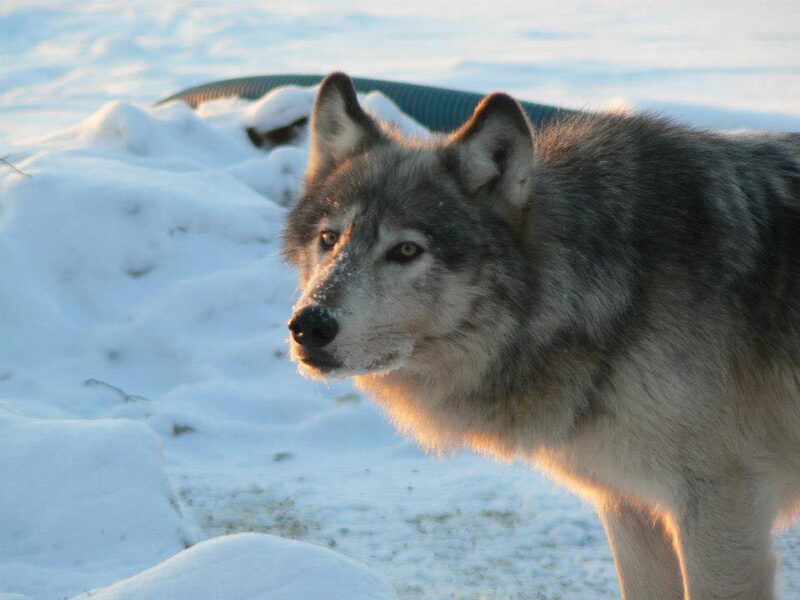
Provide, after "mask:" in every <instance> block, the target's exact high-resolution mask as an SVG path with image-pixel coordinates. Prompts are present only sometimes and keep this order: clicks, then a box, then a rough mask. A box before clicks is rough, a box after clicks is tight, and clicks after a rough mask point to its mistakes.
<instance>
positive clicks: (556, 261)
mask: <svg viewBox="0 0 800 600" xmlns="http://www.w3.org/2000/svg"><path fill="white" fill-rule="evenodd" d="M310 127H311V137H310V154H309V165H308V171H307V174H306V179H305V185H304V192H303V194H302V197H300V198H299V199H298V200H297V202H296V204H295V205H294V206H293V208H292V209H291V211H290V213H289V214H288V217H287V223H286V227H285V232H284V253H285V257H286V259H287V260H288V261H289V262H290V263H292V264H293V265H295V266H296V267H297V268H298V269H299V275H300V282H301V287H300V289H301V296H300V298H299V300H298V302H297V305H296V306H295V309H294V314H293V315H292V317H291V320H290V321H289V329H290V339H291V341H290V343H291V355H292V358H293V359H294V360H295V361H297V363H298V365H299V368H300V370H301V372H303V373H304V374H306V375H308V376H311V377H320V378H325V377H349V376H352V377H354V378H355V382H356V384H357V385H358V386H359V387H360V388H362V389H364V390H366V391H367V392H368V393H370V394H371V395H373V396H374V398H375V399H376V401H377V402H378V403H379V404H380V405H381V406H383V407H384V408H385V410H386V412H387V413H388V414H389V415H390V417H391V419H392V420H393V421H394V422H395V423H396V425H397V426H398V427H399V428H400V429H401V430H402V431H404V432H407V433H410V434H412V435H413V436H416V437H417V438H418V439H419V440H420V442H421V443H422V444H423V445H424V446H425V447H428V448H432V449H435V450H440V451H446V450H452V449H456V448H460V447H470V448H473V449H476V450H478V451H482V452H486V453H489V454H491V455H494V456H497V457H500V458H503V459H521V460H523V461H530V462H531V463H532V464H536V465H538V466H540V467H542V468H543V469H545V470H546V471H548V472H549V473H550V474H552V475H553V476H555V478H557V479H558V480H559V481H562V482H564V483H565V484H566V485H567V486H569V487H570V488H572V489H573V490H575V491H577V492H578V493H579V494H581V495H582V496H583V497H585V498H588V499H589V500H591V502H593V503H594V506H595V507H596V509H597V513H598V515H599V517H600V519H601V521H602V523H603V526H604V528H605V531H606V533H607V536H608V541H609V544H610V548H611V553H612V555H613V558H614V561H615V565H616V569H617V573H618V579H619V584H620V589H621V593H622V596H623V598H625V599H626V600H639V599H641V600H662V599H669V600H675V599H681V598H683V599H686V600H689V599H690V600H711V599H721V598H725V599H728V600H731V599H734V598H736V599H746V600H768V599H772V598H774V595H775V591H774V582H773V580H774V573H775V568H776V560H775V558H774V556H773V552H772V549H771V533H772V530H773V528H774V527H776V526H777V525H779V524H780V523H785V522H787V521H788V520H790V519H791V518H793V515H794V513H795V510H796V509H797V508H798V507H799V506H800V502H799V501H800V136H798V135H792V134H773V135H768V134H741V135H733V134H718V133H713V132H707V131H699V130H693V129H689V128H685V127H683V126H679V125H677V124H674V123H672V122H670V121H668V120H665V119H663V118H660V117H657V116H648V115H621V114H582V115H574V116H565V117H563V118H558V119H555V120H554V121H552V122H550V123H549V124H546V125H545V126H543V127H541V128H540V129H538V130H534V129H533V128H532V126H531V123H530V122H529V120H528V118H527V117H526V115H525V113H524V111H523V110H522V109H521V107H520V105H519V104H518V103H517V102H516V101H515V100H514V99H513V98H511V97H510V96H508V95H506V94H503V93H494V94H491V95H488V96H486V97H485V98H484V99H483V100H482V101H481V102H480V104H479V105H478V106H477V108H476V109H475V111H474V114H473V115H472V117H471V118H470V119H469V120H468V121H467V122H466V123H465V124H464V125H463V126H462V127H460V128H459V129H458V130H456V131H454V132H452V133H450V134H447V135H432V136H430V137H425V138H410V137H404V136H403V135H401V134H400V133H399V132H398V131H396V130H394V129H393V128H392V127H391V126H390V125H387V124H386V123H383V122H381V121H380V120H378V119H376V118H375V117H373V116H371V115H369V114H367V113H366V112H365V111H364V110H363V109H362V108H361V107H360V105H359V103H358V99H357V97H356V94H355V91H354V89H353V86H352V83H351V81H350V79H349V78H348V77H347V76H346V75H344V74H342V73H334V74H331V75H329V76H328V77H327V78H326V79H325V80H324V81H323V83H322V84H321V86H320V89H319V93H318V97H317V100H316V103H315V106H314V109H313V114H312V118H311V125H310Z"/></svg>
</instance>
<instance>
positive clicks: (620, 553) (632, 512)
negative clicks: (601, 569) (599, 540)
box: [599, 503, 683, 600]
mask: <svg viewBox="0 0 800 600" xmlns="http://www.w3.org/2000/svg"><path fill="white" fill-rule="evenodd" d="M599 514H600V518H601V520H602V521H603V527H604V528H605V530H606V535H607V536H608V543H609V546H610V547H611V553H612V555H613V556H614V564H615V565H616V568H617V578H618V579H619V587H620V589H621V590H622V598H623V600H682V598H683V581H682V579H681V569H680V564H679V563H678V556H677V554H676V553H675V550H674V549H673V543H672V538H671V537H670V535H669V534H668V533H667V531H666V530H665V529H664V526H663V523H662V522H661V521H660V520H659V519H656V518H654V517H653V516H652V515H651V514H650V513H649V512H648V511H644V510H641V509H639V508H637V507H634V506H632V505H630V504H627V503H622V504H617V505H615V506H613V507H607V508H603V509H602V510H600V511H599Z"/></svg>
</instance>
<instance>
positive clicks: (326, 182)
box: [284, 73, 534, 377]
mask: <svg viewBox="0 0 800 600" xmlns="http://www.w3.org/2000/svg"><path fill="white" fill-rule="evenodd" d="M533 167H534V152H533V143H532V138H531V127H530V124H529V122H528V120H527V118H526V116H525V114H524V112H523V111H522V109H521V108H520V106H519V104H518V103H517V102H516V101H515V100H513V99H512V98H511V97H509V96H507V95H505V94H493V95H490V96H487V97H486V98H484V99H483V101H482V102H481V103H480V104H479V106H478V107H477V108H476V110H475V113H474V114H473V116H472V118H471V119H470V120H469V121H468V122H467V123H465V124H464V125H463V127H461V128H460V129H458V130H457V131H455V132H453V133H452V134H450V135H447V136H432V137H428V138H424V139H419V138H408V137H404V136H402V135H401V134H400V133H399V132H398V131H396V130H394V129H393V128H392V127H391V126H389V125H387V124H385V123H382V122H380V121H379V120H377V119H375V118H374V117H372V116H370V115H369V114H367V113H366V112H365V111H364V110H363V109H362V107H361V106H360V105H359V103H358V100H357V98H356V93H355V90H354V88H353V85H352V83H351V81H350V79H349V78H348V77H347V76H346V75H344V74H341V73H334V74H332V75H329V76H328V77H327V78H326V79H325V80H324V81H323V82H322V85H321V87H320V90H319V94H318V97H317V101H316V105H315V107H314V111H313V115H312V119H311V147H310V159H309V166H308V172H307V175H306V182H305V187H304V195H303V196H302V197H301V198H300V199H299V200H298V201H297V203H296V205H295V206H294V208H293V210H292V211H291V213H290V215H289V218H288V224H287V227H286V230H285V233H284V242H285V246H284V253H285V256H286V258H287V259H288V261H289V262H291V263H292V264H294V265H296V266H297V267H298V268H299V271H300V280H301V292H302V293H301V297H300V299H299V301H298V302H297V305H296V307H295V310H294V314H293V316H292V318H291V320H290V321H289V329H290V331H291V342H290V343H291V346H292V349H291V355H292V358H293V359H294V360H296V361H297V362H298V363H299V365H300V369H301V371H302V372H304V373H305V374H307V375H310V376H313V377H325V376H334V377H339V376H349V375H368V376H375V375H380V374H384V373H389V372H392V371H395V372H398V371H400V372H408V373H417V374H423V375H424V374H425V373H426V370H427V369H430V368H431V365H432V364H434V363H435V364H436V365H437V369H436V370H437V371H438V373H437V375H438V376H441V375H442V373H441V369H442V367H443V365H452V366H453V368H456V367H457V366H459V365H460V366H468V367H470V369H471V370H472V371H473V372H475V373H477V372H479V371H480V365H482V364H485V363H486V361H487V359H488V357H489V356H490V355H491V354H492V353H493V352H494V351H495V350H496V348H493V346H500V345H502V340H503V339H504V337H505V336H511V335H512V334H513V328H514V318H513V314H515V312H516V311H518V310H519V309H520V306H522V305H525V304H527V303H528V302H529V296H530V293H531V290H530V286H529V285H526V284H523V283H522V282H523V281H524V280H525V279H526V277H525V273H522V272H520V270H521V269H524V268H525V267H524V264H525V263H526V261H523V260H518V257H516V256H515V255H516V254H519V253H521V252H523V248H522V246H523V245H524V244H523V242H522V241H521V240H520V232H521V231H522V228H523V222H524V221H525V219H526V215H527V213H526V203H527V200H528V197H529V195H530V192H531V186H532V179H533V170H534V169H533ZM443 361H444V362H443ZM445 376H446V374H445Z"/></svg>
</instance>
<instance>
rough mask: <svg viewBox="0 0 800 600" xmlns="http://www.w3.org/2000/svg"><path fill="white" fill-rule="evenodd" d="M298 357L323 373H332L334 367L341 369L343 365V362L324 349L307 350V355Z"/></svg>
mask: <svg viewBox="0 0 800 600" xmlns="http://www.w3.org/2000/svg"><path fill="white" fill-rule="evenodd" d="M298 358H299V359H300V362H302V363H303V364H305V365H308V366H309V367H313V368H315V369H317V370H318V371H320V372H321V373H330V372H331V371H333V370H334V369H340V368H341V367H342V363H340V362H339V361H338V360H336V359H335V358H333V357H332V356H331V355H330V354H328V353H327V352H324V351H319V350H317V351H311V352H307V353H306V354H305V355H303V356H300V357H298Z"/></svg>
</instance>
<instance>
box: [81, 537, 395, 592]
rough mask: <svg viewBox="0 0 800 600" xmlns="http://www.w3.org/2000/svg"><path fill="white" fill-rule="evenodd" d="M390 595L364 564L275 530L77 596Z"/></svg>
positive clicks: (220, 541)
mask: <svg viewBox="0 0 800 600" xmlns="http://www.w3.org/2000/svg"><path fill="white" fill-rule="evenodd" d="M153 598H169V599H170V600H220V599H222V598H225V599H227V598H230V599H234V598H247V600H320V599H322V598H324V599H325V600H392V599H393V598H395V595H394V592H392V590H391V588H390V587H389V586H388V585H387V584H386V583H384V582H383V581H382V580H381V579H380V578H379V577H378V576H377V575H374V574H373V573H372V572H370V571H369V570H368V569H367V568H366V567H364V565H362V564H361V563H358V562H356V561H354V560H352V559H350V558H347V557H345V556H342V555H341V554H338V553H336V552H332V551H330V550H327V549H325V548H321V547H319V546H314V545H312V544H305V543H302V542H296V541H293V540H286V539H282V538H279V537H275V536H272V535H264V534H255V533H249V534H248V533H242V534H238V535H228V536H222V537H218V538H214V539H212V540H208V541H205V542H201V543H200V544H197V545H196V546H194V547H192V548H189V549H188V550H184V551H183V552H181V553H179V554H177V555H175V556H173V557H172V558H170V559H169V560H167V561H165V562H163V563H161V564H160V565H158V566H156V567H153V568H152V569H148V570H147V571H144V572H143V573H139V574H138V575H135V576H133V577H131V578H129V579H125V580H124V581H120V582H118V583H115V584H114V585H112V586H110V587H107V588H105V589H103V590H95V591H93V592H91V593H86V594H81V595H80V596H77V597H75V598H74V599H73V600H89V599H91V600H152V599H153Z"/></svg>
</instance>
